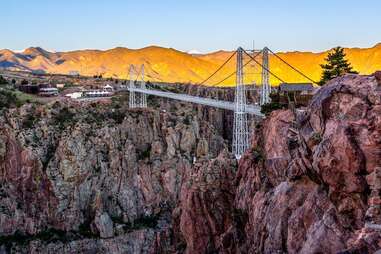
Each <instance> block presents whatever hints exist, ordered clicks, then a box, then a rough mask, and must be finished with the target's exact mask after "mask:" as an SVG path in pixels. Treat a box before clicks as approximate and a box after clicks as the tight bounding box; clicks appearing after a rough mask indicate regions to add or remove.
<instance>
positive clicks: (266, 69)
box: [243, 50, 286, 83]
mask: <svg viewBox="0 0 381 254" xmlns="http://www.w3.org/2000/svg"><path fill="white" fill-rule="evenodd" d="M243 52H244V53H245V54H246V55H248V56H249V57H250V58H251V59H252V60H253V61H254V62H255V63H257V64H258V65H259V66H261V67H262V68H263V69H264V70H265V71H267V72H268V73H270V74H271V75H273V76H274V77H275V78H276V79H278V80H279V81H281V82H282V83H286V82H285V81H284V80H283V79H281V78H280V77H278V76H277V75H275V74H274V73H272V72H271V71H270V70H269V69H268V68H266V67H264V66H263V65H262V64H261V63H259V62H258V61H257V60H255V58H254V57H252V56H251V55H250V54H249V53H247V52H246V50H243Z"/></svg>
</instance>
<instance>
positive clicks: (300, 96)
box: [278, 83, 314, 107]
mask: <svg viewBox="0 0 381 254" xmlns="http://www.w3.org/2000/svg"><path fill="white" fill-rule="evenodd" d="M313 94H314V87H313V85H312V84H311V83H282V84H280V85H279V89H278V95H279V102H280V103H281V104H286V105H290V104H293V105H295V106H296V107H298V106H307V105H308V103H309V101H310V100H311V99H312V96H313Z"/></svg>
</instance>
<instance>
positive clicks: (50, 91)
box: [38, 87, 58, 96]
mask: <svg viewBox="0 0 381 254" xmlns="http://www.w3.org/2000/svg"><path fill="white" fill-rule="evenodd" d="M38 95H40V96H57V95H58V89H57V88H56V87H42V88H40V89H39V91H38Z"/></svg>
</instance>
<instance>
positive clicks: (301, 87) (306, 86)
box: [279, 83, 314, 92]
mask: <svg viewBox="0 0 381 254" xmlns="http://www.w3.org/2000/svg"><path fill="white" fill-rule="evenodd" d="M279 90H280V91H284V92H303V91H308V92H312V91H313V90H314V87H313V85H312V83H282V84H280V85H279Z"/></svg>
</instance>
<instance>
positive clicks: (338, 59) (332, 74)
mask: <svg viewBox="0 0 381 254" xmlns="http://www.w3.org/2000/svg"><path fill="white" fill-rule="evenodd" d="M345 56H346V55H345V53H344V49H343V48H342V47H336V48H334V49H333V52H331V53H328V56H327V58H326V59H325V61H327V63H326V64H321V65H320V66H321V68H322V69H323V75H322V78H321V80H320V82H319V85H321V86H322V85H324V84H325V83H326V82H327V81H329V80H331V79H333V78H336V77H339V76H342V75H344V74H346V73H356V74H357V73H358V72H357V71H354V70H353V69H352V66H351V64H350V63H349V62H348V60H347V59H345Z"/></svg>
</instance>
